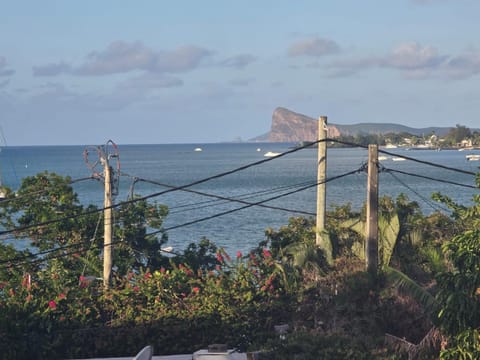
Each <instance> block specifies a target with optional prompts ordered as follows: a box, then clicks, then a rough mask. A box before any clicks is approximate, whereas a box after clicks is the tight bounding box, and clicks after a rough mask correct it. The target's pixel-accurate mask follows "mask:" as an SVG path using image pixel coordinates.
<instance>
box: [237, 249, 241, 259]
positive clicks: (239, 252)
mask: <svg viewBox="0 0 480 360" xmlns="http://www.w3.org/2000/svg"><path fill="white" fill-rule="evenodd" d="M241 257H242V252H241V251H240V250H238V251H237V258H238V259H239V258H241Z"/></svg>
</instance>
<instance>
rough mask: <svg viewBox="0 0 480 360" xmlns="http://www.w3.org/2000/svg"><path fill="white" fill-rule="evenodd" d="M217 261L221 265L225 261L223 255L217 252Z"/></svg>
mask: <svg viewBox="0 0 480 360" xmlns="http://www.w3.org/2000/svg"><path fill="white" fill-rule="evenodd" d="M217 261H218V262H219V263H221V264H223V261H224V260H223V256H222V254H220V253H219V252H217Z"/></svg>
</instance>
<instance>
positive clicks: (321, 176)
mask: <svg viewBox="0 0 480 360" xmlns="http://www.w3.org/2000/svg"><path fill="white" fill-rule="evenodd" d="M326 138H327V117H326V116H320V119H318V143H317V145H318V157H317V161H318V164H317V232H316V233H317V236H316V245H317V246H319V247H322V248H325V247H324V246H323V245H324V244H323V240H322V232H323V231H324V230H325V212H326V184H325V179H326V178H327V175H326V173H327V142H326V141H325V139H326Z"/></svg>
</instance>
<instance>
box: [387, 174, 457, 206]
mask: <svg viewBox="0 0 480 360" xmlns="http://www.w3.org/2000/svg"><path fill="white" fill-rule="evenodd" d="M387 173H388V174H389V175H390V176H391V177H392V178H393V179H395V180H396V181H397V182H398V183H400V184H401V185H403V186H404V187H405V188H407V189H408V190H410V191H411V192H412V193H414V194H415V195H417V196H418V197H419V198H420V199H422V200H423V201H424V202H425V203H427V204H428V205H429V206H430V207H431V208H432V209H433V210H434V211H437V210H439V209H440V210H443V211H447V210H448V209H445V208H443V207H441V206H435V205H436V204H435V205H434V203H432V201H430V200H429V199H427V198H426V197H424V196H423V195H421V194H420V193H419V192H418V191H416V190H414V189H413V188H412V187H411V186H408V185H407V184H406V183H405V182H403V181H402V180H400V179H399V178H398V176H395V174H394V173H393V172H391V171H387Z"/></svg>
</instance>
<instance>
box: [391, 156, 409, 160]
mask: <svg viewBox="0 0 480 360" xmlns="http://www.w3.org/2000/svg"><path fill="white" fill-rule="evenodd" d="M392 160H393V161H405V160H407V159H405V158H403V157H392Z"/></svg>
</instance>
